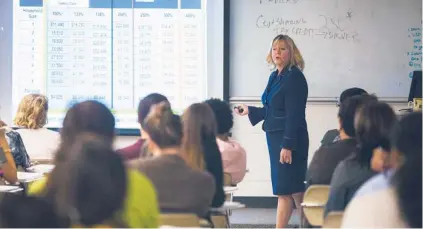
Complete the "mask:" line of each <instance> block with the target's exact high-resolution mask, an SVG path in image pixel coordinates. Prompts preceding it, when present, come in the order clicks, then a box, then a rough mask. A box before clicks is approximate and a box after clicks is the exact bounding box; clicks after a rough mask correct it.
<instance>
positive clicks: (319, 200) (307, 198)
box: [301, 185, 330, 226]
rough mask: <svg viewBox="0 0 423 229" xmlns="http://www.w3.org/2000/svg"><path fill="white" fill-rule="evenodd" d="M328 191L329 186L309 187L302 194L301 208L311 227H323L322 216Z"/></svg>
mask: <svg viewBox="0 0 423 229" xmlns="http://www.w3.org/2000/svg"><path fill="white" fill-rule="evenodd" d="M329 190H330V186H329V185H311V186H310V187H309V188H308V189H307V191H306V192H305V194H304V199H303V203H302V204H301V206H302V207H303V212H304V216H305V217H306V219H307V221H308V222H309V223H310V224H311V225H313V226H322V225H323V214H324V210H325V205H326V202H327V201H328V198H329Z"/></svg>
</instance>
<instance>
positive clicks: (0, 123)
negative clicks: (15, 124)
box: [0, 119, 7, 128]
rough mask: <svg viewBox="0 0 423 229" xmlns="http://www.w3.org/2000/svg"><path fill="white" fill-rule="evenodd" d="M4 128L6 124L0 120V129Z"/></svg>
mask: <svg viewBox="0 0 423 229" xmlns="http://www.w3.org/2000/svg"><path fill="white" fill-rule="evenodd" d="M5 126H7V124H6V123H5V122H4V121H2V120H1V119H0V128H1V127H5Z"/></svg>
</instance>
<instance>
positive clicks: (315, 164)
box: [306, 95, 377, 185]
mask: <svg viewBox="0 0 423 229" xmlns="http://www.w3.org/2000/svg"><path fill="white" fill-rule="evenodd" d="M376 100H377V98H376V97H375V96H370V95H356V96H353V97H350V98H348V99H346V100H345V101H343V102H342V103H341V106H340V107H339V111H338V122H339V136H340V140H338V141H337V142H334V143H333V144H327V145H322V146H320V148H319V149H318V150H317V151H316V152H315V153H314V156H313V159H312V160H311V163H310V165H309V167H308V170H307V178H306V179H307V185H314V184H323V185H329V184H330V181H331V179H332V175H333V172H334V171H335V168H336V166H337V165H338V164H339V162H341V161H343V160H344V159H346V158H347V157H349V156H350V155H351V154H352V153H353V152H354V151H355V150H356V148H357V141H356V139H355V135H356V133H355V128H354V117H355V113H356V111H357V110H358V109H360V107H361V106H362V105H363V104H366V103H367V102H370V101H376Z"/></svg>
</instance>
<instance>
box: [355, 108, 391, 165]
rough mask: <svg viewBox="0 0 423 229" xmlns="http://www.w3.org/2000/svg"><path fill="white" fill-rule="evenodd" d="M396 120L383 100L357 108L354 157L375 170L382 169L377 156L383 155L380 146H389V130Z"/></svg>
mask: <svg viewBox="0 0 423 229" xmlns="http://www.w3.org/2000/svg"><path fill="white" fill-rule="evenodd" d="M396 122H397V117H396V115H395V112H394V111H393V110H392V108H391V107H390V106H389V105H388V104H387V103H384V102H379V101H377V102H376V101H372V102H368V103H366V104H365V105H364V106H363V107H362V108H360V109H359V110H358V112H357V114H356V116H355V131H356V139H357V142H358V149H357V152H356V157H357V159H358V160H359V162H360V163H361V164H362V165H365V166H369V167H371V168H372V169H373V170H374V171H377V172H380V171H382V170H383V166H382V165H383V164H382V165H381V164H380V163H379V159H377V158H379V157H384V155H385V152H383V150H382V149H381V147H384V148H389V137H390V132H391V130H392V128H393V127H394V125H395V124H396Z"/></svg>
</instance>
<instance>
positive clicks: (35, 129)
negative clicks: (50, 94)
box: [14, 94, 60, 160]
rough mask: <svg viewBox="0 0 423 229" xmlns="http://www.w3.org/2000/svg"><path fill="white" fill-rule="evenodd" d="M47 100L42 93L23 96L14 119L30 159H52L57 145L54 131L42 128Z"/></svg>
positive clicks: (44, 121) (57, 136)
mask: <svg viewBox="0 0 423 229" xmlns="http://www.w3.org/2000/svg"><path fill="white" fill-rule="evenodd" d="M47 111H48V101H47V98H46V97H45V96H44V95H40V94H29V95H26V96H24V97H23V99H22V101H21V102H20V104H19V107H18V111H17V112H16V116H15V119H14V123H15V125H16V126H17V127H18V128H19V129H17V130H16V131H17V132H18V133H19V134H20V135H21V137H22V140H23V142H24V145H25V148H26V150H27V152H28V155H29V157H30V158H31V160H39V159H41V160H52V159H53V157H54V152H55V150H56V149H57V147H58V146H59V143H60V136H59V133H58V132H56V131H52V130H49V129H47V128H44V125H45V124H46V123H47Z"/></svg>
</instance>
